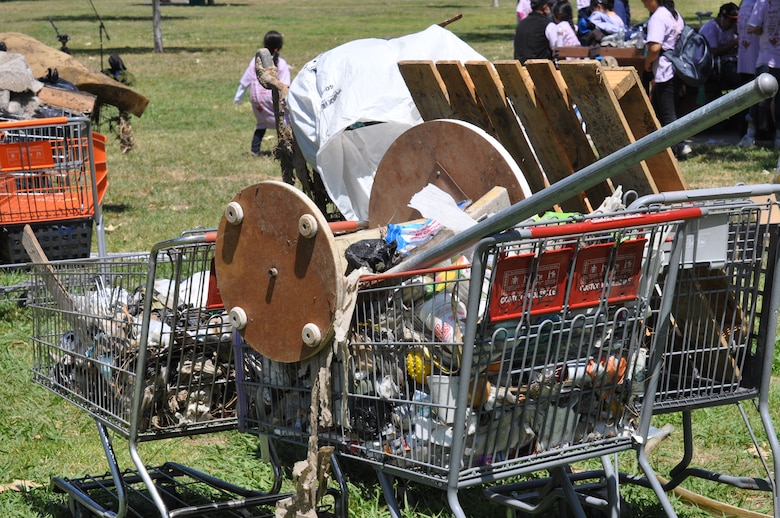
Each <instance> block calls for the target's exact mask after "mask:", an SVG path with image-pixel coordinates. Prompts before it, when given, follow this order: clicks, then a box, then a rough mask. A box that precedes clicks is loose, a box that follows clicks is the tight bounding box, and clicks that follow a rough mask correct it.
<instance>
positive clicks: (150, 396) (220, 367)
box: [30, 234, 236, 440]
mask: <svg viewBox="0 0 780 518" xmlns="http://www.w3.org/2000/svg"><path fill="white" fill-rule="evenodd" d="M206 237H207V236H206V235H205V234H204V235H194V236H190V237H188V238H179V239H176V240H172V241H171V242H169V243H168V244H165V245H163V246H161V247H159V248H158V249H157V250H156V251H155V252H153V253H151V254H149V253H143V254H127V255H116V256H109V257H105V258H94V259H86V260H78V261H60V262H54V263H51V264H50V265H35V268H34V270H33V273H32V275H33V280H34V293H33V295H32V298H31V302H30V307H31V308H32V316H33V335H32V341H33V345H34V365H33V369H32V371H33V380H34V381H35V382H36V383H38V384H40V385H42V386H44V387H46V388H48V389H49V390H51V391H52V392H54V393H56V394H58V395H60V396H62V397H63V398H64V399H66V400H67V401H69V402H71V403H73V404H75V405H76V406H78V407H80V408H81V409H83V410H85V411H86V412H88V413H89V414H91V415H92V416H93V417H94V418H95V419H97V420H99V421H100V422H102V423H104V424H105V425H107V426H108V427H109V428H112V429H113V430H115V431H116V432H118V433H119V434H120V435H122V436H124V437H126V438H127V437H130V436H131V434H132V435H134V436H135V435H138V437H139V438H141V439H142V440H147V439H159V438H164V437H166V436H171V435H183V434H194V433H198V432H202V431H214V430H215V429H223V428H235V425H236V411H235V408H236V388H235V367H234V361H233V340H234V334H233V331H232V327H231V325H230V322H229V319H228V317H227V315H226V313H225V311H224V308H223V307H222V304H221V300H220V299H219V296H218V291H217V289H216V282H215V279H214V276H213V265H212V261H213V255H214V243H213V241H210V240H207V239H206Z"/></svg>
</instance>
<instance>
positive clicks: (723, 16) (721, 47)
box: [699, 2, 740, 92]
mask: <svg viewBox="0 0 780 518" xmlns="http://www.w3.org/2000/svg"><path fill="white" fill-rule="evenodd" d="M738 16H739V9H738V8H737V4H735V3H732V2H728V3H725V4H723V5H721V6H720V9H719V10H718V16H716V17H715V18H713V19H711V20H710V21H708V22H707V23H705V24H704V25H703V26H702V28H701V29H699V33H701V35H702V36H704V38H705V39H706V40H707V43H709V44H710V50H711V51H712V56H713V57H714V58H715V73H714V74H713V75H712V76H711V77H710V80H709V82H710V85H709V86H710V88H714V89H716V90H717V91H718V92H722V91H723V90H733V89H734V88H737V87H738V86H739V85H740V82H739V75H738V74H737V49H738V46H739V38H738V36H737V17H738Z"/></svg>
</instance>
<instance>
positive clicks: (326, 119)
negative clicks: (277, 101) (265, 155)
mask: <svg viewBox="0 0 780 518" xmlns="http://www.w3.org/2000/svg"><path fill="white" fill-rule="evenodd" d="M403 60H431V61H442V60H457V61H463V62H465V61H469V60H481V61H484V60H485V58H484V57H482V56H481V55H480V54H479V53H477V52H476V51H475V50H474V49H472V48H471V47H470V46H469V45H467V44H466V43H464V42H463V41H462V40H460V39H459V38H458V37H457V36H455V35H454V34H452V33H451V32H450V31H448V30H446V29H444V28H442V27H439V26H438V25H432V26H431V27H429V28H428V29H426V30H424V31H422V32H418V33H415V34H409V35H407V36H402V37H400V38H394V39H390V40H383V39H374V38H372V39H363V40H356V41H351V42H349V43H345V44H344V45H341V46H339V47H336V48H334V49H332V50H329V51H327V52H324V53H322V54H320V55H319V56H317V57H316V58H315V59H314V60H312V61H310V62H309V63H307V64H306V65H304V67H303V68H302V69H301V71H300V72H299V73H298V74H297V75H296V76H295V79H293V81H292V84H291V85H290V91H289V93H288V95H287V102H288V106H289V108H290V115H291V123H292V127H293V132H294V133H295V139H296V141H297V143H298V146H299V147H300V149H301V152H302V153H303V155H304V157H305V158H306V160H307V161H308V162H309V164H311V165H312V167H314V169H315V170H316V171H317V172H318V173H319V174H320V176H321V177H322V180H323V183H324V184H325V188H326V190H327V191H328V195H329V196H330V197H331V199H332V200H333V202H334V203H335V204H336V206H337V207H338V208H339V210H340V211H341V213H342V214H343V215H344V217H345V218H347V219H349V220H366V219H368V200H369V197H370V195H371V186H372V185H373V181H374V173H375V172H376V168H377V166H378V165H379V162H380V161H381V159H382V157H383V156H384V154H385V151H387V148H388V147H390V144H392V143H393V142H394V141H395V139H396V138H397V137H398V136H399V135H400V134H401V133H403V132H404V131H406V130H407V129H409V128H410V127H412V126H414V125H415V124H419V123H420V122H422V119H421V118H420V114H419V112H418V111H417V108H416V107H415V105H414V101H413V100H412V97H411V94H410V93H409V89H408V88H407V87H406V83H405V82H404V80H403V78H402V77H401V73H400V71H399V70H398V62H399V61H403Z"/></svg>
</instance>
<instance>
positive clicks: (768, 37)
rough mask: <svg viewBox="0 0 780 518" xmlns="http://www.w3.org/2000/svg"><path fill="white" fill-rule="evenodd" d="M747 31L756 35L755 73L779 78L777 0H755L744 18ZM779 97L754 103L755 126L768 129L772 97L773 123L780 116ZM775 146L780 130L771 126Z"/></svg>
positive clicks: (779, 143)
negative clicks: (755, 106)
mask: <svg viewBox="0 0 780 518" xmlns="http://www.w3.org/2000/svg"><path fill="white" fill-rule="evenodd" d="M748 32H750V33H751V34H758V36H759V40H758V57H757V58H756V75H759V74H762V73H770V74H772V75H773V76H774V77H775V79H777V80H778V81H780V0H758V1H757V2H756V5H755V6H754V7H753V12H752V13H751V14H750V19H749V20H748ZM779 97H780V96H778V94H775V97H774V99H765V100H763V101H761V103H759V105H758V120H757V121H756V123H757V129H759V130H760V129H768V126H769V125H770V124H771V123H772V120H771V118H772V117H771V112H770V106H771V105H772V101H773V100H774V106H775V108H774V120H775V124H776V122H777V120H778V119H780V98H779ZM774 144H775V148H776V149H780V129H777V128H776V129H775V142H774Z"/></svg>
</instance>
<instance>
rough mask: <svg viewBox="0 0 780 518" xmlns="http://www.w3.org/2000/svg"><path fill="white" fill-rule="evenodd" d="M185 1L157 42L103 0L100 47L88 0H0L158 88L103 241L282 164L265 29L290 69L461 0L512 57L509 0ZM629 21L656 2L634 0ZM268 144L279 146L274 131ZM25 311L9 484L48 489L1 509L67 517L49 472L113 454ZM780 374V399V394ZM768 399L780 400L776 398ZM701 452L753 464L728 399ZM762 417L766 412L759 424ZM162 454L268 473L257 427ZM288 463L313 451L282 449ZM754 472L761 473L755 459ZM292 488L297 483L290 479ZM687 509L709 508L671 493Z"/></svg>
mask: <svg viewBox="0 0 780 518" xmlns="http://www.w3.org/2000/svg"><path fill="white" fill-rule="evenodd" d="M216 2H217V5H215V6H205V7H190V6H187V5H177V4H174V5H164V6H163V8H162V11H163V36H164V46H165V52H164V53H162V54H155V53H153V52H152V22H151V5H150V3H148V2H126V1H120V0H96V1H95V2H94V5H95V7H96V9H97V10H98V13H99V14H100V17H101V19H102V20H103V22H104V24H105V28H106V31H107V33H108V36H110V40H108V39H107V38H104V41H103V49H102V52H101V48H100V37H99V36H100V32H99V23H98V21H97V19H96V17H95V13H94V11H93V10H92V7H91V5H90V3H89V2H86V1H83V2H75V1H68V2H64V1H55V0H26V1H25V0H14V1H5V2H2V17H3V21H4V22H5V23H4V24H3V25H4V27H3V29H2V30H4V31H15V32H22V33H26V34H28V35H30V36H33V37H35V38H37V39H39V40H41V41H43V42H45V43H47V44H49V45H51V46H54V47H57V46H58V42H57V40H56V35H55V33H54V30H53V29H52V27H51V25H50V23H49V20H48V17H49V16H50V17H51V18H52V19H53V20H54V22H55V23H56V25H57V27H58V29H59V31H60V32H61V33H67V34H69V35H70V37H71V41H70V42H69V47H70V48H71V49H72V52H73V54H74V56H75V57H77V58H78V59H80V60H82V61H83V62H85V63H87V64H89V65H90V66H92V67H93V68H95V69H98V68H100V63H101V54H102V57H103V59H104V60H105V61H106V62H107V58H108V56H109V55H110V54H111V53H113V52H118V53H119V54H120V55H121V56H122V58H123V60H124V61H125V63H126V65H127V66H128V68H129V69H130V71H131V72H132V73H133V74H134V75H135V77H136V79H137V82H136V84H135V89H136V90H137V91H138V92H140V93H142V94H144V95H146V96H147V97H148V98H149V99H150V103H149V107H148V109H147V110H146V113H145V114H144V115H143V117H141V118H135V117H134V118H133V119H132V125H133V128H134V131H135V138H136V141H137V143H138V148H137V149H135V150H133V151H131V152H130V153H127V154H122V153H121V152H120V149H119V144H118V142H117V141H116V140H115V139H113V138H111V139H109V148H108V159H109V178H110V187H109V190H108V194H107V197H106V200H105V206H104V213H105V224H106V226H107V227H108V229H109V231H108V233H107V241H108V249H109V251H112V252H119V251H145V250H149V249H150V247H151V246H152V245H153V244H154V243H155V242H157V241H161V240H163V239H167V238H170V237H173V236H176V235H178V234H179V233H180V232H182V231H184V230H187V229H191V228H196V227H215V226H216V225H217V224H218V222H219V218H220V216H221V214H222V211H223V209H224V206H225V204H226V203H227V202H228V201H229V200H230V199H231V197H232V196H233V195H234V194H235V193H236V192H238V191H239V190H241V189H243V188H244V187H247V186H249V185H251V184H253V183H256V182H259V181H262V180H265V179H268V178H277V177H278V176H279V174H280V170H279V166H278V164H277V163H276V162H274V161H273V160H272V159H271V158H270V157H269V156H263V157H260V158H253V157H250V156H248V153H247V152H248V150H249V143H250V140H251V136H252V130H253V127H254V119H253V117H252V114H251V110H250V108H249V106H248V104H246V103H245V104H243V105H241V106H234V105H233V103H232V99H233V94H234V92H235V88H236V86H237V82H238V79H239V77H240V75H241V74H242V72H243V70H244V68H245V67H246V65H247V64H248V63H249V60H250V59H251V58H252V57H253V55H254V52H255V51H256V50H257V48H258V47H259V46H260V45H261V42H262V36H263V34H264V33H265V32H266V31H267V30H269V29H275V30H279V31H281V32H282V33H283V34H284V35H285V47H284V49H283V52H282V54H283V55H284V56H285V58H286V59H287V60H288V62H289V63H290V65H291V67H292V72H293V75H294V74H295V73H296V72H297V71H298V70H300V68H301V67H302V66H303V65H304V64H305V63H306V62H308V61H309V60H311V59H312V58H314V57H315V56H316V55H318V54H319V53H320V52H323V51H325V50H328V49H330V48H333V47H335V46H337V45H339V44H341V43H344V42H347V41H351V40H354V39H358V38H365V37H378V38H385V37H395V36H400V35H404V34H408V33H410V32H416V31H419V30H422V29H425V28H426V27H427V26H429V25H430V24H433V23H436V22H439V21H441V20H445V19H447V18H450V17H451V16H453V15H455V14H458V13H462V14H463V19H461V20H459V21H457V22H455V23H453V24H452V25H450V26H449V28H450V29H451V30H452V31H453V32H454V33H455V34H457V35H458V36H460V37H461V38H463V39H464V40H465V41H466V42H468V43H470V44H471V45H472V46H474V47H475V48H476V49H477V50H478V51H479V52H481V53H482V54H483V55H484V56H486V57H487V58H488V59H489V60H491V61H492V60H499V59H508V58H511V55H512V34H513V31H514V20H515V18H514V1H509V0H502V2H501V5H500V7H499V8H493V7H492V1H491V0H479V1H470V2H451V1H444V0H428V1H425V2H418V1H412V0H400V1H378V0H362V1H358V0H340V1H335V0H318V1H314V0H296V1H294V2H292V1H289V0H263V1H260V0H244V1H238V2H224V1H222V0H216ZM679 4H680V5H679V7H680V8H681V9H682V11H683V14H684V15H685V16H686V18H687V19H688V20H689V21H694V23H695V20H696V17H695V15H694V14H693V13H694V12H695V11H700V10H711V9H712V4H711V3H706V2H704V1H703V0H696V1H691V2H685V3H682V2H679ZM633 7H634V9H633V14H634V19H635V20H636V19H641V18H642V17H644V16H646V12H645V11H644V9H643V8H642V7H641V5H640V4H639V3H637V4H636V5H634V6H633ZM269 133H270V136H269V137H268V140H267V141H266V142H265V143H264V145H263V146H264V150H270V149H271V147H272V146H273V144H274V136H273V132H269ZM776 157H777V152H776V151H773V150H767V149H761V148H758V149H753V150H748V151H745V150H740V149H736V148H733V147H729V146H701V147H696V148H695V149H694V154H693V156H692V157H691V158H690V159H689V160H688V161H686V162H684V163H683V164H682V169H683V173H684V175H685V177H686V179H687V181H688V182H689V184H690V185H691V186H692V187H702V186H711V185H716V184H717V185H732V184H734V183H737V182H745V183H758V182H766V181H768V180H770V179H771V176H772V174H773V171H774V168H775V165H776ZM29 320H30V315H29V313H28V312H27V310H25V309H19V308H16V307H15V306H14V305H11V304H2V305H0V337H2V339H1V340H0V379H2V384H0V401H3V404H2V405H0V484H7V483H10V482H11V481H12V480H14V479H21V480H29V481H33V482H35V483H37V484H40V485H41V486H42V487H39V488H36V489H33V490H32V491H30V492H29V493H17V492H13V491H4V492H2V493H0V514H3V515H6V516H10V517H40V516H55V517H61V516H67V515H68V513H67V508H66V507H65V505H64V498H63V496H62V495H58V494H54V493H53V492H52V491H51V490H50V489H49V488H48V487H47V486H48V482H49V480H50V479H51V477H53V476H70V477H79V476H82V475H84V474H86V473H92V474H101V473H103V472H105V470H106V465H105V461H104V458H103V453H102V449H101V447H100V442H99V440H98V437H97V434H96V430H95V424H94V422H93V421H92V420H91V419H90V418H89V417H88V416H87V415H85V413H84V412H82V411H80V410H78V409H76V408H75V407H74V406H73V405H70V404H67V403H65V402H63V401H62V400H61V399H60V398H57V397H54V396H52V395H51V394H49V393H48V392H47V391H46V390H44V389H43V388H41V387H39V386H37V385H35V384H33V383H32V382H31V381H30V373H29V367H30V365H31V362H32V351H31V350H30V346H29V340H28V336H29V335H30V333H31V326H30V321H29ZM776 385H777V384H775V387H774V388H773V392H772V400H773V402H774V403H776V402H777V400H778V398H780V393H778V389H777V386H776ZM773 408H778V406H777V404H774V405H773ZM695 418H696V424H695V431H696V434H697V445H698V448H697V458H696V460H695V462H699V463H700V464H702V463H703V464H704V465H706V466H708V467H711V468H713V469H715V470H718V471H722V472H727V473H735V472H738V473H750V474H755V473H756V470H757V466H756V463H755V462H754V461H753V459H752V458H751V455H750V454H749V453H747V452H746V450H747V446H748V445H747V435H746V434H745V433H744V429H743V428H742V427H741V426H740V425H738V423H737V422H736V420H737V419H738V416H735V413H734V409H733V408H716V409H710V410H706V411H698V412H696V413H695ZM656 421H657V422H656V425H657V426H659V427H660V426H661V425H662V424H663V423H664V422H666V421H670V422H672V423H673V424H675V426H676V427H677V431H676V432H675V434H674V435H673V436H672V438H671V439H670V440H668V441H666V442H665V443H663V444H662V445H661V446H660V447H659V448H658V449H656V450H655V451H654V452H653V455H652V459H653V462H654V465H657V466H660V468H659V472H661V473H665V472H666V471H665V470H667V471H668V468H669V467H670V466H671V465H672V464H673V463H674V462H675V461H676V459H678V458H679V455H680V447H679V444H680V442H681V438H680V423H679V418H678V416H676V415H670V416H661V417H659V418H657V420H656ZM754 426H757V424H756V423H754ZM141 450H142V454H143V456H144V459H145V460H146V461H147V462H148V463H149V464H152V465H155V464H159V463H162V462H164V461H166V460H178V461H180V462H183V463H185V464H188V465H191V466H193V467H196V468H200V469H203V470H204V471H206V472H209V473H212V474H215V475H220V476H224V477H225V478H227V479H228V480H231V481H234V482H236V483H238V484H239V485H244V486H247V487H252V488H261V489H262V488H266V487H268V484H269V482H270V472H269V470H268V468H267V466H266V465H265V464H263V463H262V462H259V461H258V460H257V459H256V457H255V453H256V440H255V438H254V437H252V436H250V435H246V434H239V433H237V432H228V433H221V434H213V435H208V436H202V437H195V438H181V439H168V440H165V441H152V442H150V443H145V444H143V445H142V446H141ZM116 451H117V455H118V457H119V461H120V465H122V466H123V467H127V466H129V465H130V461H129V456H128V453H127V451H126V447H125V444H124V442H123V441H122V440H121V439H119V438H117V439H116ZM283 453H285V454H286V455H287V456H286V457H285V466H286V467H287V468H288V469H289V467H290V466H291V464H292V462H293V461H294V460H297V459H300V458H302V457H303V453H302V452H301V451H298V450H295V449H292V450H291V449H289V447H285V448H284V452H283ZM621 467H622V468H625V469H626V470H635V469H636V466H635V461H634V460H633V459H632V458H631V456H630V455H621ZM348 468H349V469H348V470H347V473H348V475H349V487H350V498H351V505H350V513H351V515H352V516H382V515H387V511H386V508H385V506H384V503H383V499H382V496H381V491H379V489H378V485H377V484H376V482H375V479H374V477H373V474H372V472H371V471H370V470H367V469H366V468H365V466H354V465H349V466H348ZM759 473H760V472H759ZM686 486H687V487H690V488H692V489H693V490H695V491H699V492H702V493H705V494H707V495H708V496H711V497H713V498H716V499H719V500H723V501H726V502H729V503H732V504H735V505H741V506H745V507H748V508H750V509H753V510H758V511H762V512H767V509H771V499H769V498H768V497H767V495H764V494H757V493H748V492H740V491H735V490H732V489H730V488H725V487H723V486H719V485H716V484H712V483H706V482H698V481H693V482H691V483H690V484H686ZM285 487H286V488H287V489H289V487H290V486H289V484H288V485H286V486H285ZM625 492H626V497H627V498H628V500H629V501H630V503H631V505H632V509H633V510H634V513H635V514H634V515H637V516H640V515H641V516H657V515H659V510H658V507H657V504H656V503H655V498H654V496H653V494H652V493H651V492H648V491H647V490H644V489H640V488H635V487H627V488H626V491H625ZM480 494H481V492H480V491H479V490H478V489H472V490H468V491H464V492H463V496H462V500H463V501H464V502H465V503H466V505H468V512H469V513H470V514H471V515H475V516H477V515H479V516H485V515H490V516H505V515H506V513H505V512H504V509H503V508H499V507H497V506H491V505H490V504H487V503H486V502H485V501H484V500H482V499H481V498H480ZM409 495H410V498H411V499H412V500H413V501H417V502H419V507H418V508H417V510H416V511H409V512H407V515H408V516H419V515H422V516H447V515H448V514H449V512H448V508H447V505H446V499H445V498H444V496H443V493H442V492H439V491H431V490H430V489H429V488H424V487H423V488H421V487H418V486H413V487H412V488H411V489H410V492H409ZM673 501H674V503H675V508H676V509H677V511H678V512H679V514H680V515H681V516H684V517H699V516H708V515H707V514H706V513H704V512H703V511H700V510H697V509H692V508H688V507H687V506H686V505H685V503H684V502H681V501H679V500H678V499H676V498H674V497H673Z"/></svg>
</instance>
